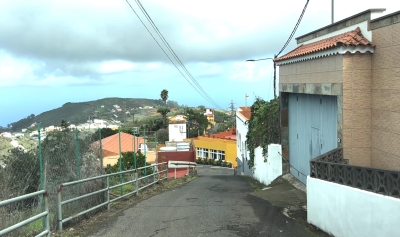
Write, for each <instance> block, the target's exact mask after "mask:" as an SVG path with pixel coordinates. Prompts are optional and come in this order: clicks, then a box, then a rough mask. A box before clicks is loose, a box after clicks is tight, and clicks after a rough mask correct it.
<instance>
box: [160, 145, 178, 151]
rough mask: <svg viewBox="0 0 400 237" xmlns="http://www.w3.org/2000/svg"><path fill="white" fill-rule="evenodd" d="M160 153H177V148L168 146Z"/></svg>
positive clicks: (161, 149)
mask: <svg viewBox="0 0 400 237" xmlns="http://www.w3.org/2000/svg"><path fill="white" fill-rule="evenodd" d="M160 151H163V152H172V151H176V147H170V146H166V147H161V148H160Z"/></svg>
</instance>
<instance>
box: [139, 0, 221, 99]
mask: <svg viewBox="0 0 400 237" xmlns="http://www.w3.org/2000/svg"><path fill="white" fill-rule="evenodd" d="M135 1H136V4H137V5H138V6H139V8H140V10H141V11H142V12H143V14H144V15H145V16H146V18H147V20H148V21H149V22H150V24H151V25H152V27H153V29H154V30H155V31H156V33H157V34H158V36H159V37H160V38H161V40H162V41H163V43H164V45H165V46H167V48H168V50H169V51H170V52H171V53H172V55H173V56H174V58H175V59H176V61H177V62H178V63H179V64H180V65H181V67H182V68H183V70H184V71H185V72H186V74H187V75H188V76H189V78H190V79H191V80H192V82H194V83H195V84H196V85H197V87H198V88H199V89H200V90H201V91H202V93H203V94H204V95H205V96H206V97H207V98H208V99H209V101H211V102H212V104H213V105H214V106H216V107H220V106H218V104H217V103H216V102H215V101H214V100H213V99H212V98H211V97H210V96H209V95H208V94H207V92H206V91H205V90H204V89H203V88H202V87H201V86H200V84H199V83H198V82H197V81H196V79H195V78H194V77H193V76H192V74H191V73H190V72H189V71H188V70H187V68H186V66H185V65H184V64H183V63H182V61H181V60H180V59H179V57H178V55H176V53H175V51H174V50H173V49H172V48H171V46H170V45H169V43H168V41H167V40H166V39H165V38H164V36H163V34H162V33H161V31H160V30H159V29H158V27H157V25H156V24H155V23H154V21H153V20H152V19H151V17H150V15H149V14H148V13H147V11H146V9H145V8H144V7H143V5H142V3H141V2H140V0H135Z"/></svg>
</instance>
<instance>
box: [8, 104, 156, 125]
mask: <svg viewBox="0 0 400 237" xmlns="http://www.w3.org/2000/svg"><path fill="white" fill-rule="evenodd" d="M124 101H125V102H124ZM113 105H119V106H121V109H122V111H119V112H118V111H117V112H115V113H112V112H111V109H112V108H113ZM124 105H126V109H127V110H130V109H132V108H138V107H144V106H152V107H157V106H159V105H160V100H153V99H141V98H104V99H100V100H95V101H88V102H78V103H71V102H68V103H65V104H64V105H62V106H61V107H59V108H56V109H53V110H50V111H47V112H44V113H41V114H39V115H37V116H35V115H33V114H32V115H30V116H28V117H27V118H25V119H21V120H19V121H18V122H15V123H11V124H9V125H10V126H9V127H10V128H11V126H12V129H13V130H14V131H17V130H21V129H23V128H27V127H29V126H30V125H31V124H32V123H34V122H41V126H42V127H47V126H51V125H56V123H57V124H59V122H60V119H64V120H65V121H68V122H69V123H72V124H79V123H85V122H86V121H87V120H88V118H89V116H90V118H91V119H93V118H96V119H106V120H110V118H112V114H117V115H118V117H119V118H126V114H125V112H126V111H125V106H124ZM101 106H104V107H101ZM96 111H97V113H96ZM146 111H147V110H146ZM141 112H143V113H144V112H145V111H141Z"/></svg>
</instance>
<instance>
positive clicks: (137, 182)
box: [135, 170, 139, 196]
mask: <svg viewBox="0 0 400 237" xmlns="http://www.w3.org/2000/svg"><path fill="white" fill-rule="evenodd" d="M135 180H136V182H135V186H136V196H137V195H139V175H138V172H137V170H136V171H135Z"/></svg>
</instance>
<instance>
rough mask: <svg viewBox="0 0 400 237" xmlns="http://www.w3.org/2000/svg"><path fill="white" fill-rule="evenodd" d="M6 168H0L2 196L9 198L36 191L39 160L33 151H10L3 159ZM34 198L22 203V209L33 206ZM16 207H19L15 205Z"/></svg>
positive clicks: (17, 149) (38, 181)
mask: <svg viewBox="0 0 400 237" xmlns="http://www.w3.org/2000/svg"><path fill="white" fill-rule="evenodd" d="M5 164H6V167H5V168H4V169H2V168H1V167H0V178H1V182H0V188H1V190H2V192H4V193H3V194H4V195H7V197H1V196H2V195H0V197H1V198H2V199H3V198H6V199H8V198H11V197H16V196H20V195H24V194H28V193H32V192H36V191H37V190H38V187H39V184H40V171H39V160H38V159H37V154H36V153H35V152H33V151H27V152H25V151H23V150H21V149H19V148H14V149H12V150H10V153H9V154H8V156H6V159H5ZM35 199H36V197H35V198H30V199H26V200H24V201H22V203H23V204H22V205H23V206H24V207H28V206H31V205H33V204H34V202H35ZM16 204H17V205H20V204H18V203H16Z"/></svg>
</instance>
